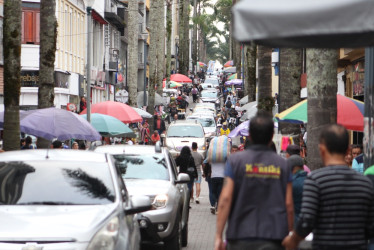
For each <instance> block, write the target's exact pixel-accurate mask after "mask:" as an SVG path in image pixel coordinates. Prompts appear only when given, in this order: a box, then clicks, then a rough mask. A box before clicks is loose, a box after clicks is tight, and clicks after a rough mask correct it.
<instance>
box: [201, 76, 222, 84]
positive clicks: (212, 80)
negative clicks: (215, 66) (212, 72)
mask: <svg viewBox="0 0 374 250" xmlns="http://www.w3.org/2000/svg"><path fill="white" fill-rule="evenodd" d="M204 83H210V84H213V85H215V86H218V85H219V81H218V79H217V78H215V77H214V78H213V77H208V78H205V81H204Z"/></svg>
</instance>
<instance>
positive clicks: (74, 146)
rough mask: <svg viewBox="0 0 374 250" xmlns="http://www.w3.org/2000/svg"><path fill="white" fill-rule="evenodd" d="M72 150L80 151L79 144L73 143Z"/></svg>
mask: <svg viewBox="0 0 374 250" xmlns="http://www.w3.org/2000/svg"><path fill="white" fill-rule="evenodd" d="M71 149H75V150H78V149H79V145H78V142H76V141H75V142H73V145H72V146H71Z"/></svg>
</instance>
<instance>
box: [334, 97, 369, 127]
mask: <svg viewBox="0 0 374 250" xmlns="http://www.w3.org/2000/svg"><path fill="white" fill-rule="evenodd" d="M336 98H337V109H338V115H337V122H338V123H339V124H341V125H343V126H344V127H346V128H347V129H350V130H355V131H364V103H363V102H361V101H358V100H355V99H352V98H348V97H346V96H342V95H339V94H338V95H337V97H336Z"/></svg>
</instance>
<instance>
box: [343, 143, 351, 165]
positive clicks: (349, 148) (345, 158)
mask: <svg viewBox="0 0 374 250" xmlns="http://www.w3.org/2000/svg"><path fill="white" fill-rule="evenodd" d="M344 160H345V162H346V163H347V165H348V166H349V167H352V161H353V157H352V145H350V146H349V147H348V151H347V154H346V155H345V157H344Z"/></svg>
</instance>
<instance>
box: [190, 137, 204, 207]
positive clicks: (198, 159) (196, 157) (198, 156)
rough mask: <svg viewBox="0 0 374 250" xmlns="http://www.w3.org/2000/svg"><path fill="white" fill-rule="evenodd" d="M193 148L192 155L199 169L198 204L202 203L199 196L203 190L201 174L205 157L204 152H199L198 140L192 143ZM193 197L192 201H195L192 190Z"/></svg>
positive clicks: (196, 183) (196, 180) (197, 179)
mask: <svg viewBox="0 0 374 250" xmlns="http://www.w3.org/2000/svg"><path fill="white" fill-rule="evenodd" d="M191 148H192V152H191V154H192V157H193V159H194V161H195V166H196V170H197V178H196V179H195V187H196V199H195V202H196V204H200V200H199V197H200V191H201V176H202V172H201V165H202V164H203V161H204V157H203V155H202V154H200V153H199V152H197V143H196V142H193V143H192V147H191ZM192 190H193V189H192ZM191 199H192V201H194V197H193V192H192V197H191Z"/></svg>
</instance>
